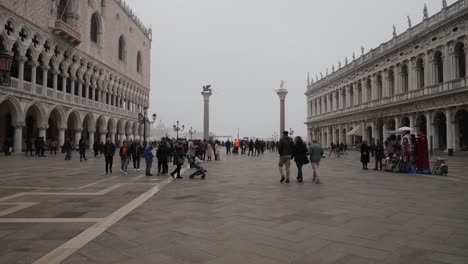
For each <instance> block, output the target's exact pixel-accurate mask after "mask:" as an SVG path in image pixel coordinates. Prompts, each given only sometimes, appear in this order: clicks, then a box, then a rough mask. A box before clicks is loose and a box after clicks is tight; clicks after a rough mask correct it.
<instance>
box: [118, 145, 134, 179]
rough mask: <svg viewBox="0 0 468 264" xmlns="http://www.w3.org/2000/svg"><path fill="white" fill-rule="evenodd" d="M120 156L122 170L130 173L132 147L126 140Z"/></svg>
mask: <svg viewBox="0 0 468 264" xmlns="http://www.w3.org/2000/svg"><path fill="white" fill-rule="evenodd" d="M119 156H120V171H121V172H123V173H125V174H128V163H129V162H130V160H131V157H132V154H131V153H130V149H129V148H128V146H127V142H125V141H124V143H123V145H122V147H121V148H120V151H119Z"/></svg>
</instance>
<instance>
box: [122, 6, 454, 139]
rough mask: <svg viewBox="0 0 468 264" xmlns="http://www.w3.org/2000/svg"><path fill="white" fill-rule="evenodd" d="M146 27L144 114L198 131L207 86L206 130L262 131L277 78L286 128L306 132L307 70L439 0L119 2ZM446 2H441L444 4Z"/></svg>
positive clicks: (273, 111) (272, 109) (274, 105)
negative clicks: (148, 63) (148, 31)
mask: <svg viewBox="0 0 468 264" xmlns="http://www.w3.org/2000/svg"><path fill="white" fill-rule="evenodd" d="M127 2H128V3H129V5H130V6H131V7H132V9H133V10H134V11H135V12H136V14H138V16H139V17H140V18H141V19H142V21H143V22H144V23H145V24H146V25H149V24H151V26H152V29H153V43H152V55H151V56H152V57H151V96H150V105H151V107H150V114H152V113H153V112H156V113H157V114H158V120H162V121H163V122H164V123H165V124H166V125H168V126H172V124H174V123H175V121H176V120H179V121H180V122H181V123H182V124H185V126H188V127H190V126H192V127H193V128H194V129H196V130H197V131H201V130H202V128H203V98H202V95H201V94H200V92H201V90H202V86H203V85H205V84H212V88H213V89H214V91H215V94H214V95H213V96H212V97H211V104H210V107H211V118H210V122H211V131H213V132H215V133H216V134H217V135H232V136H236V134H237V128H239V129H240V136H241V137H245V136H257V137H271V135H272V134H273V132H275V131H278V130H279V99H278V96H277V95H276V94H275V93H274V90H276V89H278V88H279V84H280V81H281V80H282V79H283V80H285V83H286V84H285V88H287V89H288V90H289V94H288V96H287V98H286V127H287V128H290V127H291V128H292V129H293V130H295V131H296V134H298V135H303V136H305V135H307V132H306V126H305V125H304V122H305V120H306V116H307V110H306V98H305V95H304V92H305V89H306V77H307V72H310V73H311V76H315V74H317V73H319V72H320V71H322V72H323V73H324V74H325V68H326V67H328V68H329V69H330V70H331V65H332V64H333V65H335V67H336V65H337V64H338V60H340V61H341V62H342V63H343V62H344V57H345V56H347V57H348V59H350V58H351V56H352V53H353V51H355V52H356V55H358V54H360V53H361V51H360V46H361V45H362V46H364V47H365V50H366V51H368V50H369V49H370V48H375V47H377V46H378V45H380V43H382V42H385V41H387V40H389V39H390V38H391V36H392V31H393V29H392V25H393V24H395V26H396V28H397V32H398V33H400V32H403V31H404V30H406V28H407V19H406V17H407V16H408V15H409V16H410V17H411V19H412V22H413V26H414V25H416V24H418V23H419V22H421V20H422V17H423V6H424V3H427V6H428V10H429V15H430V16H431V15H433V14H434V13H435V12H438V11H439V10H440V9H441V7H442V0H392V1H388V0H387V1H383V0H353V1H351V0H335V1H324V0H323V1H317V0H288V1H286V0H127ZM454 2H455V1H454V0H451V1H450V0H449V1H448V4H449V5H450V4H452V3H454Z"/></svg>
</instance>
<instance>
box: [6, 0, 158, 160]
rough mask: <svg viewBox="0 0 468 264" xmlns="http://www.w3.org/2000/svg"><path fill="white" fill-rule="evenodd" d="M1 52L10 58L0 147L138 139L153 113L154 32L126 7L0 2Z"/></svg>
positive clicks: (78, 0) (73, 0) (76, 1)
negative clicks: (143, 119) (145, 116)
mask: <svg viewBox="0 0 468 264" xmlns="http://www.w3.org/2000/svg"><path fill="white" fill-rule="evenodd" d="M0 49H1V50H7V51H10V52H12V54H13V56H14V60H13V65H12V69H11V76H12V78H11V84H10V85H9V86H0V143H2V144H3V143H4V142H5V140H9V141H10V142H14V151H15V152H21V151H23V150H24V149H25V141H26V139H27V138H30V139H32V140H33V141H34V139H35V138H37V137H44V138H45V139H47V140H48V141H50V140H56V141H58V143H59V145H62V144H63V143H64V141H65V139H69V140H70V141H71V142H72V143H73V142H75V143H77V141H78V140H79V139H80V138H82V137H84V138H85V139H86V140H87V142H88V144H89V147H92V144H93V142H94V141H95V140H99V141H105V138H106V137H110V138H111V139H112V140H113V141H114V142H117V143H121V142H122V141H123V140H126V139H132V138H140V137H142V135H143V128H142V125H140V123H139V122H138V113H142V112H143V109H144V108H145V107H148V103H149V92H150V49H151V29H148V28H146V27H145V26H144V25H143V24H142V23H141V21H140V20H139V19H138V18H137V17H136V16H135V15H134V14H133V12H132V11H131V10H130V8H129V7H128V6H127V5H126V4H125V3H124V2H123V1H121V0H35V1H11V0H0Z"/></svg>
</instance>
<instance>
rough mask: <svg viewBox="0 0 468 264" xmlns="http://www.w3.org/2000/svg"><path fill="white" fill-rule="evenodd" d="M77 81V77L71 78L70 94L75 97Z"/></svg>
mask: <svg viewBox="0 0 468 264" xmlns="http://www.w3.org/2000/svg"><path fill="white" fill-rule="evenodd" d="M75 80H76V77H73V76H70V94H71V95H72V98H73V97H75Z"/></svg>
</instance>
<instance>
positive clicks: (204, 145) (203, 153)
mask: <svg viewBox="0 0 468 264" xmlns="http://www.w3.org/2000/svg"><path fill="white" fill-rule="evenodd" d="M207 148H208V144H207V143H206V139H205V140H203V141H202V142H200V152H201V156H202V160H206V151H207Z"/></svg>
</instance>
